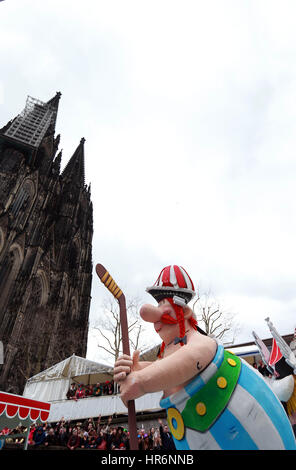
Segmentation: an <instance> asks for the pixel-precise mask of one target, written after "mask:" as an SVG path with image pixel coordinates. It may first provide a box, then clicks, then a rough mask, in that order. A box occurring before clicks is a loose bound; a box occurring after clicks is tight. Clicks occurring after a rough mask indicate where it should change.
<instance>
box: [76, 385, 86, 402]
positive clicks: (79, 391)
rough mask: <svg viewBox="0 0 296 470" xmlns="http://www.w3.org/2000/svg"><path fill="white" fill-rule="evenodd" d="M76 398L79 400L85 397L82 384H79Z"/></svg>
mask: <svg viewBox="0 0 296 470" xmlns="http://www.w3.org/2000/svg"><path fill="white" fill-rule="evenodd" d="M75 398H76V400H79V399H80V398H85V389H84V387H83V385H82V384H79V386H78V388H77V390H76V394H75Z"/></svg>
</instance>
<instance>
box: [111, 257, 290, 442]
mask: <svg viewBox="0 0 296 470" xmlns="http://www.w3.org/2000/svg"><path fill="white" fill-rule="evenodd" d="M147 292H149V293H150V294H151V295H152V296H153V297H154V299H155V300H156V301H157V302H158V305H157V306H153V305H144V306H143V307H142V308H141V310H140V315H141V317H142V318H143V319H144V320H146V321H148V322H152V323H153V324H154V328H155V331H156V332H157V333H158V334H159V336H160V338H161V339H162V346H161V348H160V353H159V358H158V360H156V361H154V362H145V361H139V352H138V351H136V352H135V353H134V355H133V357H131V356H129V355H126V354H123V355H122V356H121V357H119V358H118V360H117V361H116V363H115V366H114V380H115V381H116V382H117V383H119V384H120V392H121V399H122V401H123V403H124V404H127V403H128V401H129V400H134V399H137V398H138V397H140V396H142V395H144V394H146V393H152V392H157V391H161V390H163V398H162V399H161V401H160V406H161V407H162V408H165V409H166V411H167V421H168V424H169V427H170V430H171V432H172V435H173V437H174V442H175V446H176V449H178V450H186V449H190V450H192V449H210V450H218V449H223V450H236V449H237V450H239V449H242V450H258V449H272V450H274V449H282V450H284V449H293V450H296V445H295V438H294V434H293V430H292V427H291V424H290V422H289V419H288V417H287V414H286V413H285V410H284V408H283V406H282V404H281V402H280V401H279V399H278V398H277V397H276V395H275V394H274V393H273V391H272V390H271V388H270V387H269V386H268V385H267V384H266V382H265V381H264V379H263V378H262V376H261V374H259V372H258V371H256V370H255V369H254V368H252V367H251V366H249V365H248V364H247V363H246V362H245V361H243V360H242V359H240V358H239V357H237V356H235V355H233V354H232V353H231V352H229V351H227V350H225V349H224V347H223V346H222V345H221V344H219V343H218V341H217V340H216V339H215V338H212V337H210V336H208V335H206V334H205V333H204V332H203V331H202V330H201V329H200V328H199V327H198V325H197V322H196V319H195V318H194V315H193V312H192V310H191V309H190V308H189V306H188V305H187V304H188V302H189V301H190V300H191V299H192V298H193V296H194V295H195V289H194V285H193V282H192V280H191V279H190V277H189V275H188V273H187V272H186V271H185V269H183V268H182V267H180V266H176V265H174V266H173V265H172V266H167V267H165V268H164V269H163V270H162V271H161V273H160V275H159V277H158V278H157V281H156V282H155V284H154V285H153V286H152V287H150V288H147Z"/></svg>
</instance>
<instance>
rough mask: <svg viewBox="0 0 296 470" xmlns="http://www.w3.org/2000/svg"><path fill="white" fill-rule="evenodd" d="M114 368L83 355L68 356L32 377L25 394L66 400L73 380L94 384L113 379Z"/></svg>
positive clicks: (46, 399)
mask: <svg viewBox="0 0 296 470" xmlns="http://www.w3.org/2000/svg"><path fill="white" fill-rule="evenodd" d="M112 377H113V368H112V367H111V366H107V365H104V364H100V363H98V362H93V361H89V360H88V359H84V358H83V357H79V356H75V354H73V356H70V357H68V358H67V359H65V360H64V361H61V362H59V363H58V364H55V365H54V366H52V367H50V368H49V369H46V370H44V371H42V372H40V373H39V374H37V375H34V376H33V377H31V378H30V379H29V380H28V381H27V383H26V386H25V389H24V392H23V396H24V397H28V398H31V399H35V400H41V401H46V402H53V401H57V400H65V399H66V393H67V391H68V390H69V387H70V385H71V383H72V382H76V383H84V384H85V385H87V384H94V383H97V382H105V381H106V380H112Z"/></svg>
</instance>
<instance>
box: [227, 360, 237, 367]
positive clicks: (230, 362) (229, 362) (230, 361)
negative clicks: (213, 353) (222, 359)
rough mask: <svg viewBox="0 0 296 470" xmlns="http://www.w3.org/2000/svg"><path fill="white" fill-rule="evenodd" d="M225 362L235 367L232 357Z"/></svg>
mask: <svg viewBox="0 0 296 470" xmlns="http://www.w3.org/2000/svg"><path fill="white" fill-rule="evenodd" d="M227 362H228V364H229V365H231V366H232V367H235V366H236V362H235V360H234V359H230V358H229V359H227Z"/></svg>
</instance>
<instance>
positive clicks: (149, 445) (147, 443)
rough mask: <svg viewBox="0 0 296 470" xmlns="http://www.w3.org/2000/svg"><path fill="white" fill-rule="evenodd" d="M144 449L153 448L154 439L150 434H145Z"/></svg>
mask: <svg viewBox="0 0 296 470" xmlns="http://www.w3.org/2000/svg"><path fill="white" fill-rule="evenodd" d="M142 450H153V441H152V439H150V437H149V436H148V434H144V436H143V446H142Z"/></svg>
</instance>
